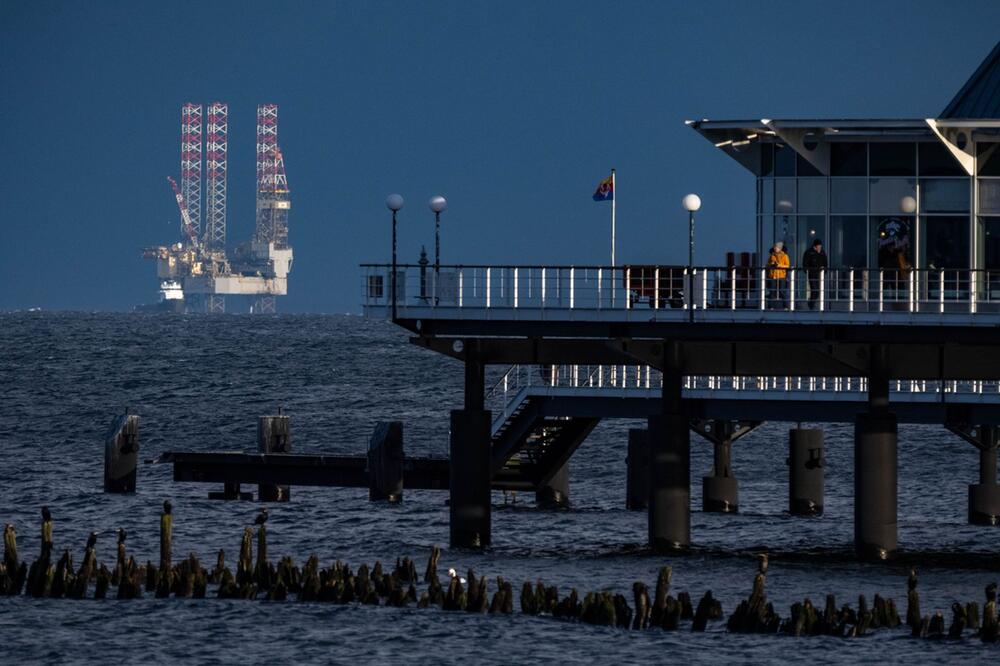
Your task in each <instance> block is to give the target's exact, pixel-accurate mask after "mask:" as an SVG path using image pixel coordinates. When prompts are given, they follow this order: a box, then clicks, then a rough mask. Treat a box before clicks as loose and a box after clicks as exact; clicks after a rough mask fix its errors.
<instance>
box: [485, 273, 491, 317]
mask: <svg viewBox="0 0 1000 666" xmlns="http://www.w3.org/2000/svg"><path fill="white" fill-rule="evenodd" d="M491 271H492V269H491V268H489V267H487V268H486V307H487V309H489V307H490V305H491V303H492V299H491V296H492V294H491V290H490V272H491Z"/></svg>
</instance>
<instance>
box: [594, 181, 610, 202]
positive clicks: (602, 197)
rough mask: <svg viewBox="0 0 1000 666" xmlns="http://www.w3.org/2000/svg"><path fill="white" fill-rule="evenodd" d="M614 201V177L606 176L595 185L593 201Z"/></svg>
mask: <svg viewBox="0 0 1000 666" xmlns="http://www.w3.org/2000/svg"><path fill="white" fill-rule="evenodd" d="M614 200H615V177H614V176H608V177H607V178H605V179H604V180H602V181H601V182H600V183H599V184H598V185H597V190H596V191H595V192H594V201H614Z"/></svg>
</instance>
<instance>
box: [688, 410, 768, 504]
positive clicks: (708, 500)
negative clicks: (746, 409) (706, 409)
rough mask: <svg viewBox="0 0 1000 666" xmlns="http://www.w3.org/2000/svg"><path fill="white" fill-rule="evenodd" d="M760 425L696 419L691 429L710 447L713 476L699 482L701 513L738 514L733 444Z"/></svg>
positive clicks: (748, 422)
mask: <svg viewBox="0 0 1000 666" xmlns="http://www.w3.org/2000/svg"><path fill="white" fill-rule="evenodd" d="M759 426H760V422H759V421H733V420H729V419H699V420H696V421H695V422H694V423H693V424H692V430H693V431H694V432H696V433H698V434H699V435H700V436H701V437H703V438H704V439H706V440H708V441H709V442H710V443H711V444H712V473H711V474H710V475H709V476H704V477H702V479H701V490H702V493H701V497H702V500H701V507H702V510H703V511H706V512H710V513H737V512H739V510H740V491H739V483H738V482H737V481H736V476H735V475H734V474H733V443H734V442H736V440H738V439H740V438H741V437H743V436H744V435H747V434H749V433H751V432H753V431H754V430H756V429H757V428H758V427H759Z"/></svg>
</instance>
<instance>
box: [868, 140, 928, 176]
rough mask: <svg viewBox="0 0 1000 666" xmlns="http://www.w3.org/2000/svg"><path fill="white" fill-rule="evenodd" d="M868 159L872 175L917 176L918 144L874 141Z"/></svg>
mask: <svg viewBox="0 0 1000 666" xmlns="http://www.w3.org/2000/svg"><path fill="white" fill-rule="evenodd" d="M868 159H869V167H870V169H871V175H872V176H915V175H916V173H917V144H915V143H872V144H870V146H869V155H868Z"/></svg>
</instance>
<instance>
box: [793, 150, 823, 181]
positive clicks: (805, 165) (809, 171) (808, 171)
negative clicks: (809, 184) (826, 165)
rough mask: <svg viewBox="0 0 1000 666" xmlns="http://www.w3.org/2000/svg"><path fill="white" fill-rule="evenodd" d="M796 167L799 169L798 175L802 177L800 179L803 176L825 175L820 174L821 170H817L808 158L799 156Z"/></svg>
mask: <svg viewBox="0 0 1000 666" xmlns="http://www.w3.org/2000/svg"><path fill="white" fill-rule="evenodd" d="M795 165H796V167H795V168H796V169H797V175H798V176H800V177H801V176H822V175H823V174H821V173H820V172H819V169H817V168H816V167H814V166H813V165H812V163H811V162H810V161H809V160H807V159H806V158H804V157H802V156H801V155H798V156H797V159H796V162H795Z"/></svg>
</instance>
